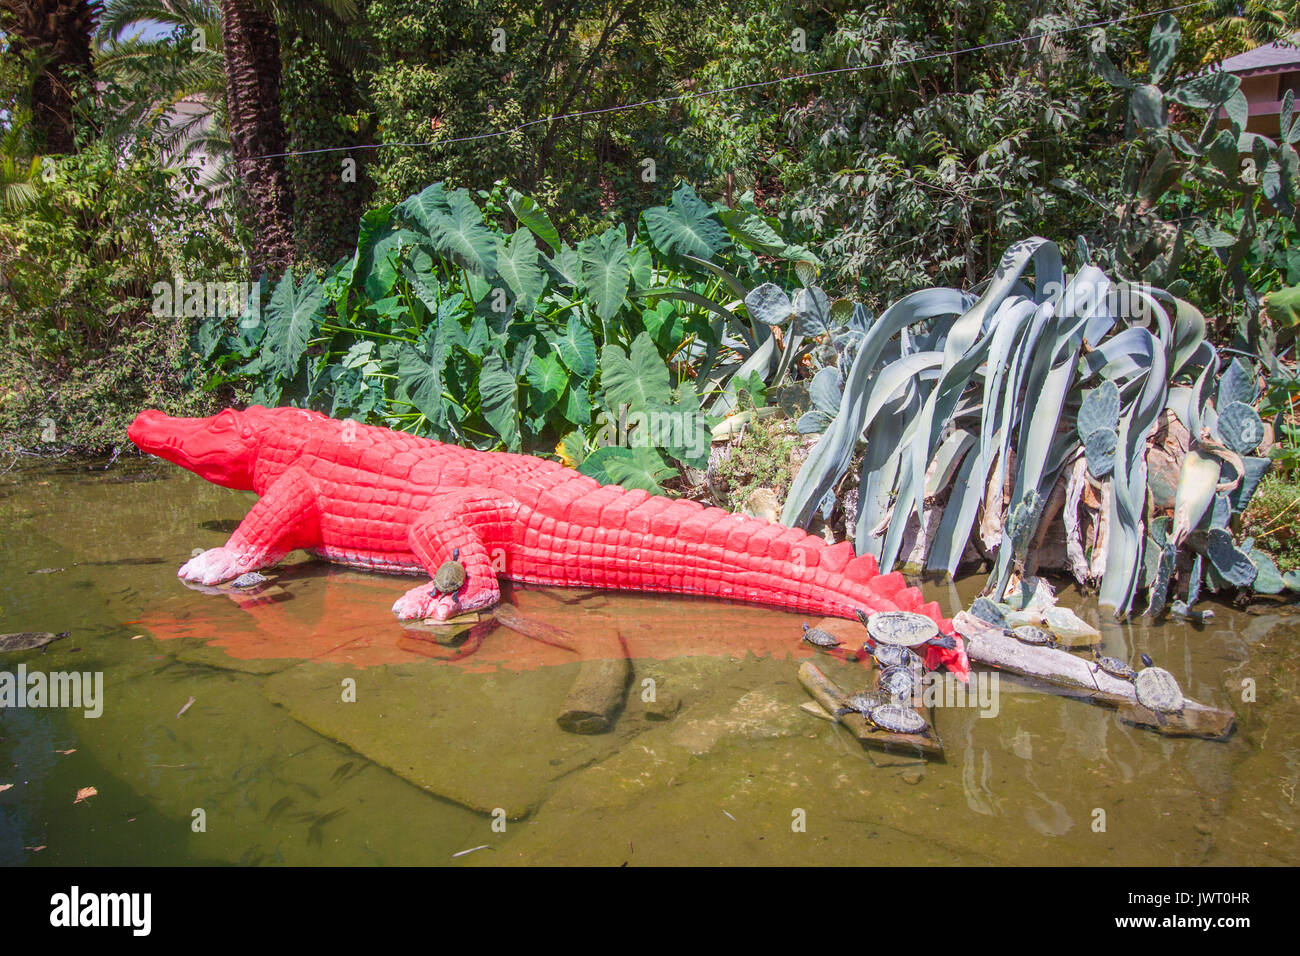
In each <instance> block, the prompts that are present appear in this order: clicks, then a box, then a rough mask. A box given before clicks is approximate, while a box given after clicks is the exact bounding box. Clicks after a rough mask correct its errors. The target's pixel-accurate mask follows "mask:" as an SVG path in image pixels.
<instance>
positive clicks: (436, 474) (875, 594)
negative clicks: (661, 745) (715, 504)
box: [130, 405, 952, 632]
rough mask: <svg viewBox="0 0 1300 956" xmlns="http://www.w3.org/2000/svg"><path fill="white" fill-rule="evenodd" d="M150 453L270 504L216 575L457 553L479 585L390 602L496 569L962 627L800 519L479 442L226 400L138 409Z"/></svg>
mask: <svg viewBox="0 0 1300 956" xmlns="http://www.w3.org/2000/svg"><path fill="white" fill-rule="evenodd" d="M130 437H131V439H132V441H134V442H135V443H136V445H138V446H139V447H140V448H141V450H143V451H146V452H149V453H151V454H154V455H158V456H160V457H162V458H165V459H167V460H168V461H171V462H173V463H175V464H178V465H181V466H182V467H185V468H188V469H189V470H191V471H194V472H195V473H197V474H199V475H201V476H202V477H204V478H206V479H208V480H209V481H214V482H216V483H218V484H221V485H224V486H226V487H229V488H238V489H243V490H251V491H255V492H256V493H257V494H258V495H259V496H260V500H259V501H258V502H257V503H256V504H255V505H254V506H253V508H252V510H251V511H249V513H248V515H247V516H246V517H245V518H244V520H243V521H242V522H241V523H240V525H239V527H238V528H237V529H236V530H235V532H234V534H232V535H231V536H230V540H229V541H228V542H227V543H226V544H225V545H223V546H222V547H220V548H213V549H211V550H208V551H205V552H203V553H202V554H200V555H198V556H197V557H195V558H194V559H193V560H191V561H189V562H188V563H187V564H185V565H184V566H183V567H182V568H181V569H180V572H179V576H180V577H182V578H184V579H186V580H189V581H195V582H199V583H203V584H216V583H219V582H221V581H226V580H230V579H231V578H235V577H238V576H239V575H241V574H244V573H245V572H247V571H253V570H257V569H260V568H266V567H270V566H272V565H274V564H275V563H276V562H278V561H280V560H281V559H282V558H284V557H285V555H287V554H288V553H289V552H290V551H293V550H295V549H298V548H305V549H307V550H309V551H312V552H314V553H315V554H317V555H319V556H321V557H324V558H327V559H328V560H331V561H335V562H339V563H342V564H348V565H352V566H356V567H362V568H369V569H371V570H376V571H389V572H400V573H416V574H423V575H426V576H428V577H432V576H433V575H434V574H435V573H436V572H437V569H438V568H439V567H440V566H441V565H442V563H443V562H445V561H446V560H448V558H450V556H451V554H452V552H453V550H454V549H456V548H459V549H460V562H461V563H462V564H463V565H464V567H465V573H466V583H465V586H464V588H463V589H462V590H461V591H460V592H459V593H458V594H455V595H443V594H438V593H437V591H436V589H435V588H434V586H433V584H432V582H429V583H427V584H425V585H422V586H421V587H418V588H415V589H413V590H411V591H408V592H407V593H406V594H405V595H404V596H403V597H402V598H400V599H399V600H398V601H397V602H396V603H395V604H394V605H393V610H394V612H395V613H396V614H397V615H398V617H400V618H403V619H412V618H423V617H437V618H442V619H445V618H447V617H452V616H454V615H456V614H458V613H461V612H462V611H469V610H478V609H481V608H486V607H491V606H492V605H494V604H496V603H497V601H498V600H499V598H500V591H499V588H498V585H497V576H498V574H501V575H504V576H505V577H508V578H510V579H511V580H514V581H519V582H524V583H529V584H543V585H558V586H573V587H598V588H613V589H618V590H636V591H658V592H667V593H676V594H694V595H703V596H707V597H714V598H725V599H729V600H734V601H744V602H748V603H753V604H768V605H774V606H777V607H784V608H790V609H794V610H799V611H803V612H808V613H817V614H822V615H828V616H834V617H845V618H852V617H853V616H854V609H855V608H863V609H865V610H867V611H868V612H870V613H876V612H881V611H899V610H905V611H913V612H916V613H919V614H923V615H925V616H926V617H928V618H930V619H931V620H932V621H933V622H935V624H937V625H938V629H942V630H944V631H945V632H949V631H951V628H952V625H951V622H950V621H948V620H946V619H944V618H943V617H941V614H940V611H939V606H938V604H936V603H934V602H930V603H924V601H923V599H922V597H921V592H920V591H919V590H918V589H916V588H913V587H908V586H907V584H906V582H905V580H904V578H903V576H902V575H901V574H898V573H896V572H895V573H891V574H880V573H879V569H878V567H877V565H876V561H875V558H873V557H871V556H869V555H865V556H862V557H857V558H855V557H854V556H853V549H852V547H851V545H849V544H848V543H847V542H845V543H841V544H837V545H834V546H831V545H828V544H826V542H825V541H823V540H822V539H821V538H818V537H816V536H813V535H809V534H806V533H804V532H803V531H799V530H797V529H794V528H786V527H783V526H782V525H778V524H770V523H768V522H765V521H762V520H759V519H754V518H746V517H742V516H740V515H735V514H731V513H730V512H727V511H724V510H722V509H721V508H706V507H704V506H703V505H701V504H700V503H698V502H694V501H686V500H672V499H669V498H665V497H662V496H657V495H654V496H652V495H650V494H649V493H647V492H645V491H640V490H627V489H624V488H622V487H619V486H617V485H605V486H602V485H600V484H598V483H597V482H596V481H595V480H594V479H592V478H588V477H586V476H585V475H581V474H578V473H577V472H575V471H573V470H571V469H567V468H565V467H564V466H562V465H561V464H559V463H558V462H552V461H545V460H543V459H539V458H532V457H528V456H525V455H514V454H506V453H501V452H480V451H474V450H472V449H466V448H459V447H456V446H454V445H445V444H442V443H440V442H435V441H431V440H429V439H424V438H418V437H415V436H413V435H407V434H403V433H400V432H394V431H391V430H389V429H386V428H378V427H373V426H367V425H358V424H357V423H356V422H352V421H347V422H342V421H336V420H334V419H330V418H327V417H326V416H324V415H321V414H319V413H317V412H311V411H306V410H303V409H295V408H272V409H267V408H262V407H261V406H256V405H255V406H253V407H251V408H249V409H247V410H246V411H242V412H237V411H233V410H228V411H224V412H221V413H220V414H218V415H215V416H212V417H211V418H171V417H169V416H167V415H164V414H162V413H161V412H155V411H147V412H142V413H141V414H140V415H139V416H137V417H136V420H135V422H134V423H133V424H132V425H131V428H130Z"/></svg>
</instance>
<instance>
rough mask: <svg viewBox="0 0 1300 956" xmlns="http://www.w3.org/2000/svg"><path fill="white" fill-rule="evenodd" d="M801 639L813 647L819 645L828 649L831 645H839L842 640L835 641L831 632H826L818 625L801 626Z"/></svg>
mask: <svg viewBox="0 0 1300 956" xmlns="http://www.w3.org/2000/svg"><path fill="white" fill-rule="evenodd" d="M803 639H804V640H805V641H807V642H808V643H809V644H811V645H812V646H813V647H821V648H825V649H827V650H829V649H830V648H832V647H839V646H840V645H841V644H843V643H844V642H843V641H837V640H836V639H835V637H834V636H833V635H831V634H827V633H826V632H825V631H823V630H822V629H821V628H819V627H809V626H808V625H807V624H805V625H804V626H803Z"/></svg>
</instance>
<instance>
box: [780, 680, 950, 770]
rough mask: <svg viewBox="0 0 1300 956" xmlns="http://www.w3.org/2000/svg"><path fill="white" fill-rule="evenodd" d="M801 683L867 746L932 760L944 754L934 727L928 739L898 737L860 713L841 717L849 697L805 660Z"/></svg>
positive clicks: (911, 735) (825, 708) (851, 712)
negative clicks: (912, 753)
mask: <svg viewBox="0 0 1300 956" xmlns="http://www.w3.org/2000/svg"><path fill="white" fill-rule="evenodd" d="M799 683H801V684H803V686H804V690H806V691H808V693H809V694H811V695H812V697H813V700H815V701H817V703H818V704H820V705H821V707H822V709H823V710H824V711H826V713H828V714H830V715H831V716H832V717H834V718H835V720H836V721H838V722H839V723H841V724H843V725H844V726H845V728H846V729H847V730H848V731H849V733H851V734H852V735H853V736H854V737H856V738H858V740H859V741H861V743H862V744H863V745H864V746H867V747H876V748H879V749H882V750H915V751H920V752H921V753H922V754H925V755H926V756H932V757H939V756H942V755H943V742H942V741H940V740H939V737H938V735H937V734H935V732H934V728H933V727H931V728H930V735H929V736H928V737H922V736H921V735H920V734H895V733H891V732H890V731H888V730H881V729H880V728H879V727H877V726H876V725H875V724H873V723H872V722H871V721H869V720H867V718H866V717H864V716H862V715H861V714H859V713H858V712H857V711H849V712H848V713H847V714H840V713H839V711H841V710H843V709H844V708H845V707H846V706H847V700H848V695H846V694H845V693H844V692H843V691H842V690H840V689H839V687H838V686H836V684H835V682H834V681H832V680H831V679H830V678H829V677H827V676H826V675H825V674H823V673H822V672H821V671H820V670H819V669H818V667H817V665H816V664H814V663H813V662H812V661H804V662H803V663H802V664H800V665H799ZM922 716H924V714H923V715H922ZM927 722H928V720H927Z"/></svg>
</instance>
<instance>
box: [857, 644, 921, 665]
mask: <svg viewBox="0 0 1300 956" xmlns="http://www.w3.org/2000/svg"><path fill="white" fill-rule="evenodd" d="M862 649H863V650H864V651H866V652H867V653H868V654H870V655H871V656H872V657H873V658H875V660H876V664H878V665H879V666H880V667H881V668H885V667H900V666H902V667H909V666H911V665H913V664H919V663H920V662H921V658H920V657H918V656H917V654H916V651H914V650H912V649H911V648H910V647H903V646H901V645H899V644H877V643H875V642H874V641H870V640H868V641H867V642H866V643H864V644H863V645H862Z"/></svg>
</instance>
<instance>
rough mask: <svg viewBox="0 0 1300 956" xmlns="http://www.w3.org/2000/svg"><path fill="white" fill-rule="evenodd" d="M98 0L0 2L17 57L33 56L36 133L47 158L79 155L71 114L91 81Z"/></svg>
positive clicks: (3, 26)
mask: <svg viewBox="0 0 1300 956" xmlns="http://www.w3.org/2000/svg"><path fill="white" fill-rule="evenodd" d="M99 8H100V4H99V0H0V30H3V31H4V32H5V33H6V34H8V36H9V39H10V42H11V43H12V48H13V49H14V51H15V52H20V53H28V54H31V55H32V56H33V58H34V60H35V62H36V64H37V66H38V69H39V72H38V73H37V74H36V76H35V77H34V78H33V81H32V98H31V110H32V132H33V135H34V141H35V146H36V148H37V149H38V150H40V151H41V152H44V153H71V152H74V151H75V150H76V138H75V136H74V135H73V123H72V109H73V107H74V106H75V105H76V101H77V90H76V87H77V84H78V83H79V82H80V81H81V80H84V79H86V78H87V77H89V76H90V75H91V72H92V67H91V59H90V35H91V33H93V32H94V29H95V23H96V21H97V20H98V18H99Z"/></svg>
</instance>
